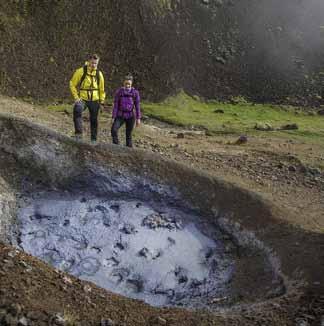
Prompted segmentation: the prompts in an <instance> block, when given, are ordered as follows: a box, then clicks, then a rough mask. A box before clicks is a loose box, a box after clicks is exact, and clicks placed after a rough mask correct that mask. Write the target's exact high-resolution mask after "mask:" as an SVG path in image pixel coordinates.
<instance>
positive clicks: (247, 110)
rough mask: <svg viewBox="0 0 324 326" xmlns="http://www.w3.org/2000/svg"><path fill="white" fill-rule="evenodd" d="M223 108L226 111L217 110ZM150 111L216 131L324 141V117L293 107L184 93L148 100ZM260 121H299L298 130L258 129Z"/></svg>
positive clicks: (276, 125)
mask: <svg viewBox="0 0 324 326" xmlns="http://www.w3.org/2000/svg"><path fill="white" fill-rule="evenodd" d="M217 109H222V110H223V111H224V113H223V114H222V113H215V112H214V111H215V110H217ZM143 111H144V113H145V114H146V115H148V116H151V117H154V118H157V119H160V120H162V121H166V122H169V123H172V124H176V125H180V126H186V127H190V126H200V127H203V128H204V129H207V130H208V131H209V132H211V133H214V134H244V133H245V134H250V135H251V134H253V135H261V134H262V136H267V135H269V136H271V137H280V138H282V137H283V138H289V139H292V138H295V139H299V140H302V141H305V142H310V143H318V142H320V143H324V118H323V117H320V116H318V115H309V114H308V113H307V112H302V111H298V110H297V109H296V108H293V107H281V106H274V105H262V104H251V103H244V102H243V103H239V104H235V105H233V104H228V103H218V102H208V103H206V102H202V101H200V100H199V99H194V98H192V97H189V96H188V95H186V94H184V93H180V94H178V95H177V96H176V97H172V98H168V99H167V100H165V101H164V102H162V103H154V104H153V103H144V104H143ZM256 123H261V124H264V123H269V124H270V125H271V126H273V127H274V128H279V127H280V126H282V125H284V124H291V123H297V124H298V126H299V129H298V130H292V131H271V132H265V131H258V130H255V129H254V126H255V125H256Z"/></svg>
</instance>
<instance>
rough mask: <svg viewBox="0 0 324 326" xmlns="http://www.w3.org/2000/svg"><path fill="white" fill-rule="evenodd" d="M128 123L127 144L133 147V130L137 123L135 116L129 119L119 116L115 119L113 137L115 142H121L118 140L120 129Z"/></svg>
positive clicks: (112, 129)
mask: <svg viewBox="0 0 324 326" xmlns="http://www.w3.org/2000/svg"><path fill="white" fill-rule="evenodd" d="M124 123H125V124H126V146H128V147H133V143H132V131H133V129H134V125H135V117H131V118H129V119H124V118H122V117H117V118H116V119H115V120H114V123H113V125H112V127H111V137H112V140H113V143H114V144H119V140H118V130H119V128H120V127H121V126H122V125H123V124H124Z"/></svg>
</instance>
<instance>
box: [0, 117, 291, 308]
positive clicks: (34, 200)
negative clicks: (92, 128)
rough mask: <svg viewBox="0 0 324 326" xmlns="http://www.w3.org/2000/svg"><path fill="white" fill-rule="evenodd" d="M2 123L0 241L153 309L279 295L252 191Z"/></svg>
mask: <svg viewBox="0 0 324 326" xmlns="http://www.w3.org/2000/svg"><path fill="white" fill-rule="evenodd" d="M0 130H1V136H0V150H1V159H2V162H5V164H7V166H10V165H11V166H12V167H13V169H14V170H15V173H14V174H12V175H11V174H10V173H3V174H2V175H1V177H2V178H3V179H4V180H6V182H7V186H8V188H7V193H6V196H5V197H3V198H0V200H1V203H2V207H3V209H2V210H1V214H0V219H1V223H2V224H1V225H3V227H2V228H1V232H0V236H1V239H5V241H6V242H7V243H11V244H13V245H15V246H17V247H18V248H20V249H22V250H24V251H25V252H27V253H29V254H31V255H33V256H35V257H38V258H40V259H41V260H43V261H45V262H46V263H48V264H49V265H51V266H52V267H54V268H56V269H60V270H62V271H64V272H67V273H69V274H71V275H74V276H76V277H78V278H80V279H81V280H87V281H91V282H93V283H95V284H96V285H98V286H99V287H102V288H105V289H107V290H108V291H112V292H114V293H118V294H120V295H123V296H126V297H129V298H132V299H139V300H143V301H145V302H146V303H148V304H150V305H152V306H181V307H186V308H188V309H198V308H203V309H209V310H218V309H219V308H221V307H231V306H233V305H236V304H241V303H254V302H260V301H264V300H267V299H269V298H273V297H277V296H280V295H282V294H284V293H285V291H286V285H285V282H284V277H283V275H282V273H281V262H280V259H279V258H278V257H277V256H276V255H275V253H274V251H273V250H272V248H271V247H270V246H269V244H268V243H267V238H266V237H265V232H264V231H261V232H258V230H255V229H254V230H253V224H257V225H258V227H259V226H260V225H261V226H262V223H268V222H271V220H272V219H273V213H272V210H271V209H269V207H268V206H267V204H266V203H264V202H263V201H262V199H261V198H259V197H258V196H256V195H254V194H252V193H249V192H247V191H245V190H242V189H240V188H237V187H235V186H233V185H231V184H228V183H225V182H224V181H222V180H218V179H216V178H213V177H210V176H208V175H206V174H204V173H201V172H198V171H195V170H192V169H189V168H187V167H185V166H183V165H181V164H178V163H176V162H172V161H168V160H164V159H161V158H160V157H157V156H154V155H151V154H148V153H145V152H143V151H140V150H128V149H124V148H119V147H116V146H109V145H102V146H101V145H99V146H91V145H88V144H84V143H77V142H75V141H73V140H71V139H69V138H67V137H65V136H62V135H59V134H56V133H54V132H51V131H49V130H47V129H45V128H42V127H39V126H36V125H33V124H30V123H27V122H25V121H22V120H19V119H12V118H7V117H2V118H1V119H0ZM26 134H28V137H24V135H26ZM13 175H14V176H13ZM3 189H4V188H3ZM9 194H10V195H9ZM266 227H267V225H266V224H265V225H263V226H262V230H265V229H266ZM256 285H257V286H256Z"/></svg>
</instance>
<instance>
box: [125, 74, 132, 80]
mask: <svg viewBox="0 0 324 326" xmlns="http://www.w3.org/2000/svg"><path fill="white" fill-rule="evenodd" d="M125 80H131V81H133V80H134V78H133V76H132V75H131V74H128V75H126V76H125V78H124V81H125Z"/></svg>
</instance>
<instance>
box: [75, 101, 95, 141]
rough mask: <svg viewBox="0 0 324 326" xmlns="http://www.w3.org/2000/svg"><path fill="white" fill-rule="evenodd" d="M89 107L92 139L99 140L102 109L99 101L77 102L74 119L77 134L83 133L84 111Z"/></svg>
mask: <svg viewBox="0 0 324 326" xmlns="http://www.w3.org/2000/svg"><path fill="white" fill-rule="evenodd" d="M87 108H88V109H89V114H90V131H91V140H93V141H96V140H97V132H98V113H99V110H100V103H99V101H84V100H82V102H80V103H77V104H75V105H74V107H73V121H74V129H75V135H80V136H81V135H82V113H83V111H84V110H86V109H87Z"/></svg>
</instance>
